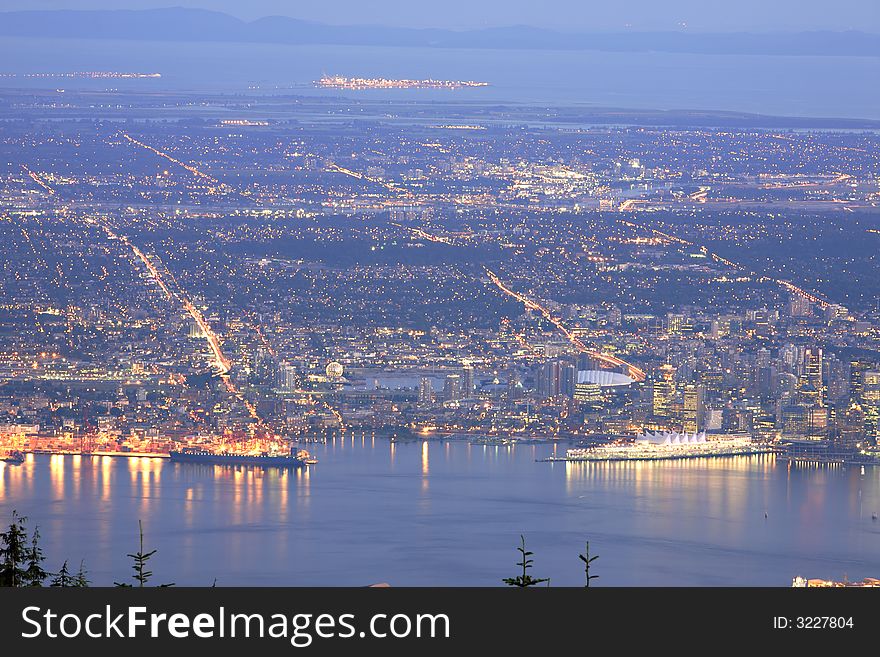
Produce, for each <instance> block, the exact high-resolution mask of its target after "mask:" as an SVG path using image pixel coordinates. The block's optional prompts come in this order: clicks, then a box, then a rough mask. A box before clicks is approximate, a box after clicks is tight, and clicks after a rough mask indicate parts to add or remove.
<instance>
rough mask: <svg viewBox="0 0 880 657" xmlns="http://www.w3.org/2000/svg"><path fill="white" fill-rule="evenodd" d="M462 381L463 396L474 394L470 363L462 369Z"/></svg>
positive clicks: (467, 396) (472, 371)
mask: <svg viewBox="0 0 880 657" xmlns="http://www.w3.org/2000/svg"><path fill="white" fill-rule="evenodd" d="M462 382H463V384H464V396H465V398H466V399H467V398H470V397H473V395H474V368H473V367H471V366H470V365H465V367H464V369H463V370H462Z"/></svg>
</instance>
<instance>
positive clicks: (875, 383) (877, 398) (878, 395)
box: [862, 371, 880, 404]
mask: <svg viewBox="0 0 880 657" xmlns="http://www.w3.org/2000/svg"><path fill="white" fill-rule="evenodd" d="M862 397H863V398H864V400H865V401H866V402H871V403H872V404H877V403H880V372H871V371H866V372H865V373H864V374H862Z"/></svg>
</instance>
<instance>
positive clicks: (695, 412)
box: [682, 384, 703, 432]
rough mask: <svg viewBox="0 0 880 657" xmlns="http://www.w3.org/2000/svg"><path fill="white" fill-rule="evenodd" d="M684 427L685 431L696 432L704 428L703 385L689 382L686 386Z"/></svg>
mask: <svg viewBox="0 0 880 657" xmlns="http://www.w3.org/2000/svg"><path fill="white" fill-rule="evenodd" d="M682 419H683V425H684V426H683V428H684V430H685V431H689V432H695V431H702V429H703V387H702V386H699V385H694V384H688V385H686V386H685V388H684V417H683V418H682Z"/></svg>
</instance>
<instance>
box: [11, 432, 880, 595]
mask: <svg viewBox="0 0 880 657" xmlns="http://www.w3.org/2000/svg"><path fill="white" fill-rule="evenodd" d="M307 447H308V448H309V449H310V451H311V452H313V453H314V454H315V455H316V456H317V457H318V458H319V459H320V463H319V464H318V465H317V466H313V467H312V468H309V469H302V470H293V471H286V470H279V469H273V468H267V469H261V468H249V467H228V466H215V465H198V464H176V463H170V462H168V461H167V460H162V459H148V458H132V459H119V458H110V457H93V458H89V457H80V456H42V455H40V456H33V455H29V457H28V459H27V460H26V462H25V463H24V464H22V465H20V466H10V465H5V464H3V465H0V516H2V518H3V520H4V521H5V519H6V518H8V516H9V513H10V512H11V511H12V509H18V510H19V511H20V512H21V513H23V514H25V515H27V516H29V517H30V518H31V520H32V523H38V524H39V525H40V531H41V534H42V536H43V543H44V548H45V552H46V553H47V555H48V556H49V563H47V566H48V567H49V569H50V570H51V569H53V568H56V569H57V567H59V566H60V564H61V562H62V561H63V560H64V559H69V560H70V562H71V563H74V564H78V563H79V561H80V560H81V559H85V561H86V567H87V569H88V570H89V571H90V572H91V576H92V578H93V580H94V581H95V582H96V583H99V584H111V583H112V582H113V581H118V580H121V579H124V578H126V577H128V573H129V572H130V568H129V566H130V564H129V563H128V561H127V559H126V557H125V555H126V554H127V553H129V552H133V551H134V550H136V549H137V521H138V519H141V520H143V522H144V530H145V533H146V547H147V549H153V548H158V549H159V551H158V553H157V554H156V556H155V557H154V560H153V561H152V562H151V565H152V570H153V571H154V572H155V573H156V578H157V582H159V581H162V582H165V581H174V582H176V583H178V584H190V585H210V584H211V583H212V582H213V580H214V578H215V577H216V578H217V582H218V585H224V584H225V585H233V584H258V585H360V584H367V583H370V582H374V581H389V582H391V583H392V584H394V585H398V586H402V585H453V584H462V585H487V586H493V585H497V584H498V583H499V582H500V580H501V578H502V577H505V576H508V575H510V574H511V573H512V572H513V570H514V569H515V561H516V552H515V547H516V544H517V541H518V537H519V534H520V533H523V534H525V535H526V539H527V544H528V547H529V549H531V550H533V551H534V552H535V556H534V558H535V575H536V576H542V577H546V576H549V577H551V579H552V582H553V583H554V585H579V584H580V583H581V581H580V576H581V571H580V569H579V567H578V561H577V554H578V551H579V550H581V548H582V547H583V543H584V541H586V540H589V541H590V546H591V550H592V551H593V552H594V553H596V554H599V555H600V560H599V561H597V562H596V564H597V565H596V568H597V571H596V572H597V573H598V574H599V575H600V577H601V579H600V580H598V581H597V582H596V584H597V585H639V584H644V585H687V584H690V585H736V584H758V585H761V584H765V585H787V584H788V583H789V582H790V580H791V578H792V577H793V576H795V575H804V576H808V577H827V578H832V577H833V578H842V577H844V576H845V575H846V576H848V577H850V578H851V579H857V578H861V577H865V576H878V575H880V549H878V548H880V521H877V520H874V519H873V518H872V515H873V514H874V513H880V468H868V469H866V473H865V475H861V474H860V472H859V469H858V468H856V467H845V466H816V465H813V466H810V465H801V464H797V465H795V464H788V463H786V462H783V461H777V460H776V458H775V457H774V456H772V455H763V456H752V457H744V456H736V457H730V458H722V459H694V460H682V461H666V462H644V461H637V462H617V463H563V462H557V463H538V462H536V461H535V459H538V458H543V457H545V456H548V455H550V454H552V453H553V452H554V450H556V451H557V452H558V451H559V449H561V448H558V447H555V446H552V445H520V446H517V447H512V446H507V445H504V446H495V445H470V444H467V443H464V442H451V441H450V442H442V441H435V440H419V441H412V442H398V443H391V444H389V443H388V441H386V440H384V439H380V438H375V437H373V436H369V437H364V436H354V435H351V436H346V437H344V438H338V439H336V440H332V441H330V442H328V443H327V444H324V445H308V446H307ZM56 562H57V563H56Z"/></svg>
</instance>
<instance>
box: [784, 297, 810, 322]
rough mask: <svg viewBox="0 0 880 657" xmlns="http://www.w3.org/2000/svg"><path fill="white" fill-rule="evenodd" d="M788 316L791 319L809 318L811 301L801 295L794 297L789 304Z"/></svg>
mask: <svg viewBox="0 0 880 657" xmlns="http://www.w3.org/2000/svg"><path fill="white" fill-rule="evenodd" d="M788 314H789V316H790V317H809V315H810V301H809V299H807V298H806V297H804V296H801V295H800V294H795V295H793V296H792V297H791V299H790V300H789V302H788Z"/></svg>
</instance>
